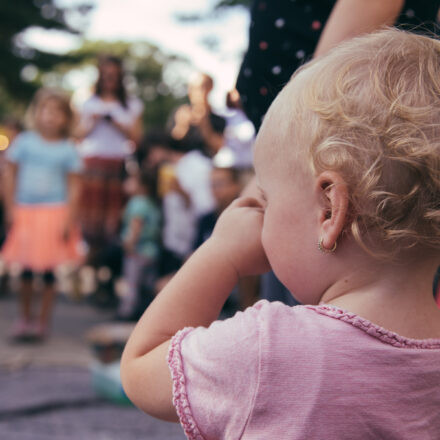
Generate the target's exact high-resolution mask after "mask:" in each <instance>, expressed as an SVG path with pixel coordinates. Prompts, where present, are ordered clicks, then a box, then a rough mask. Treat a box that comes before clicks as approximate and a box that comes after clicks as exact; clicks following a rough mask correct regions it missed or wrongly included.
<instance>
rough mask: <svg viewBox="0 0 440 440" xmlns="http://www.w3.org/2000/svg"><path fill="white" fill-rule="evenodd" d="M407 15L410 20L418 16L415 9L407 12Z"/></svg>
mask: <svg viewBox="0 0 440 440" xmlns="http://www.w3.org/2000/svg"><path fill="white" fill-rule="evenodd" d="M405 15H406V16H407V17H408V18H413V17H414V15H416V14H415V12H414V9H407V10H406V12H405Z"/></svg>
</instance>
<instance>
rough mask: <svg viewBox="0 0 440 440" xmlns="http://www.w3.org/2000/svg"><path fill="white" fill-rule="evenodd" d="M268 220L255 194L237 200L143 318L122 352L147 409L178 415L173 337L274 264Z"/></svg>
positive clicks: (126, 378) (127, 384) (213, 313)
mask: <svg viewBox="0 0 440 440" xmlns="http://www.w3.org/2000/svg"><path fill="white" fill-rule="evenodd" d="M262 223H263V213H262V210H261V207H260V205H259V204H258V202H257V201H256V200H255V199H249V198H248V199H243V198H242V199H238V200H236V201H235V202H233V203H232V205H231V206H230V207H229V208H228V209H227V210H226V211H225V212H224V213H223V214H222V216H221V217H220V219H219V221H218V223H217V225H216V227H215V230H214V233H213V235H212V236H211V238H209V239H208V240H207V241H206V242H205V243H204V244H203V245H202V246H201V247H200V248H199V249H198V250H197V251H196V252H195V253H194V254H193V255H192V256H191V257H190V258H189V259H188V261H187V262H186V263H185V265H184V266H183V267H182V269H181V270H180V271H179V272H178V273H177V274H176V275H175V277H174V278H173V279H172V280H171V281H170V282H169V283H168V284H167V285H166V287H165V288H164V289H163V290H162V291H161V292H160V294H159V295H158V296H157V298H156V299H155V300H154V301H153V303H152V304H151V305H150V306H149V307H148V309H147V310H146V311H145V313H144V315H143V316H142V318H141V319H140V321H139V322H138V324H137V326H136V327H135V329H134V331H133V333H132V335H131V336H130V339H129V341H128V343H127V345H126V347H125V350H124V353H123V356H122V361H121V377H122V383H123V386H124V389H125V391H126V393H127V395H128V397H129V398H130V399H131V400H132V401H133V403H134V404H135V405H137V406H138V407H139V408H140V409H142V410H143V411H145V412H147V413H149V414H151V415H153V416H155V417H159V418H162V419H165V420H171V421H177V415H176V412H175V410H174V407H173V404H172V382H171V376H170V372H169V371H168V367H167V364H166V356H167V352H168V349H169V344H170V339H171V338H172V336H174V334H175V333H176V332H177V331H178V330H180V329H182V328H184V327H198V326H205V327H206V326H208V325H209V324H210V323H212V322H213V321H214V320H216V319H217V317H218V315H219V313H220V310H221V308H222V306H223V304H224V302H225V301H226V298H227V297H228V296H229V294H230V292H231V290H232V289H233V287H234V286H235V285H236V283H237V281H238V279H239V278H240V277H242V276H246V275H252V274H257V273H263V272H265V271H267V270H269V264H268V262H267V259H266V256H265V254H264V250H263V247H262V245H261V228H262Z"/></svg>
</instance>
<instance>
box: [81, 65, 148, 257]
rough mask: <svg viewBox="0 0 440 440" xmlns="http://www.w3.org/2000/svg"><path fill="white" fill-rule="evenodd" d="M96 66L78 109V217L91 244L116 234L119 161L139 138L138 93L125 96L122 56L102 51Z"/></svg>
mask: <svg viewBox="0 0 440 440" xmlns="http://www.w3.org/2000/svg"><path fill="white" fill-rule="evenodd" d="M98 69H99V78H98V81H97V84H96V89H95V94H94V95H93V96H92V97H91V98H89V99H88V100H87V101H86V102H85V103H84V105H83V107H82V109H81V123H80V128H79V133H78V134H79V136H80V137H81V139H82V142H81V145H80V153H81V155H82V157H83V158H84V163H85V171H84V179H83V197H82V216H81V218H82V221H83V230H84V235H85V237H86V239H87V240H88V242H89V245H90V246H91V248H92V250H93V249H96V248H100V247H101V246H102V245H103V244H105V243H107V242H108V241H109V240H111V239H112V238H113V237H115V236H116V234H117V230H118V226H119V221H120V215H121V211H122V207H123V204H124V196H123V191H122V177H123V172H124V161H125V158H126V157H127V156H128V155H129V154H131V153H132V152H133V151H134V150H135V148H136V145H137V143H138V142H139V139H140V136H141V133H142V123H141V117H142V111H143V104H142V102H141V101H140V100H139V99H137V98H132V97H128V96H127V93H126V90H125V87H124V83H123V76H124V73H123V69H122V62H121V60H119V59H118V58H115V57H104V58H102V59H101V60H100V61H99V65H98Z"/></svg>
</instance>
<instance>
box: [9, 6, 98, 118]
mask: <svg viewBox="0 0 440 440" xmlns="http://www.w3.org/2000/svg"><path fill="white" fill-rule="evenodd" d="M91 8H92V6H91V5H90V4H87V3H81V4H78V3H77V4H76V5H75V6H71V7H60V6H57V5H56V4H55V1H54V0H34V1H32V0H6V1H1V2H0V29H1V32H0V59H1V64H0V66H1V67H0V95H1V96H2V97H3V98H4V99H3V100H2V102H1V103H0V115H1V114H3V115H4V114H5V113H10V112H11V111H14V110H16V109H17V107H18V108H21V107H22V106H23V105H24V103H25V102H26V101H27V100H29V98H30V96H31V95H32V94H33V93H34V91H35V89H36V88H37V87H38V86H39V84H38V81H25V80H24V78H23V72H26V69H27V71H28V72H29V71H30V70H32V71H33V72H44V71H49V70H51V69H52V68H53V67H54V66H55V65H56V64H57V63H59V62H62V61H68V60H70V61H73V60H72V59H71V57H69V56H66V55H57V54H53V53H47V52H43V51H41V50H38V49H37V48H35V47H32V46H30V45H29V44H27V43H26V42H25V39H24V38H23V32H24V31H25V30H27V29H29V28H30V27H37V28H43V29H53V30H58V31H65V32H68V33H70V34H78V33H80V32H81V25H82V24H83V21H82V20H81V17H84V16H85V15H87V13H88V12H89V10H90V9H91ZM31 73H32V72H31ZM33 76H35V77H37V75H33ZM20 104H21V106H20Z"/></svg>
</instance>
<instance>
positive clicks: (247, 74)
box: [243, 67, 252, 78]
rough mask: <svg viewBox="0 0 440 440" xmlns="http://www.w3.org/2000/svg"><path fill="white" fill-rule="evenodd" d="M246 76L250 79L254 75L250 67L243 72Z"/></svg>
mask: <svg viewBox="0 0 440 440" xmlns="http://www.w3.org/2000/svg"><path fill="white" fill-rule="evenodd" d="M243 74H244V76H246V77H247V78H249V77H250V76H251V75H252V69H249V67H246V69H244V70H243Z"/></svg>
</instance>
